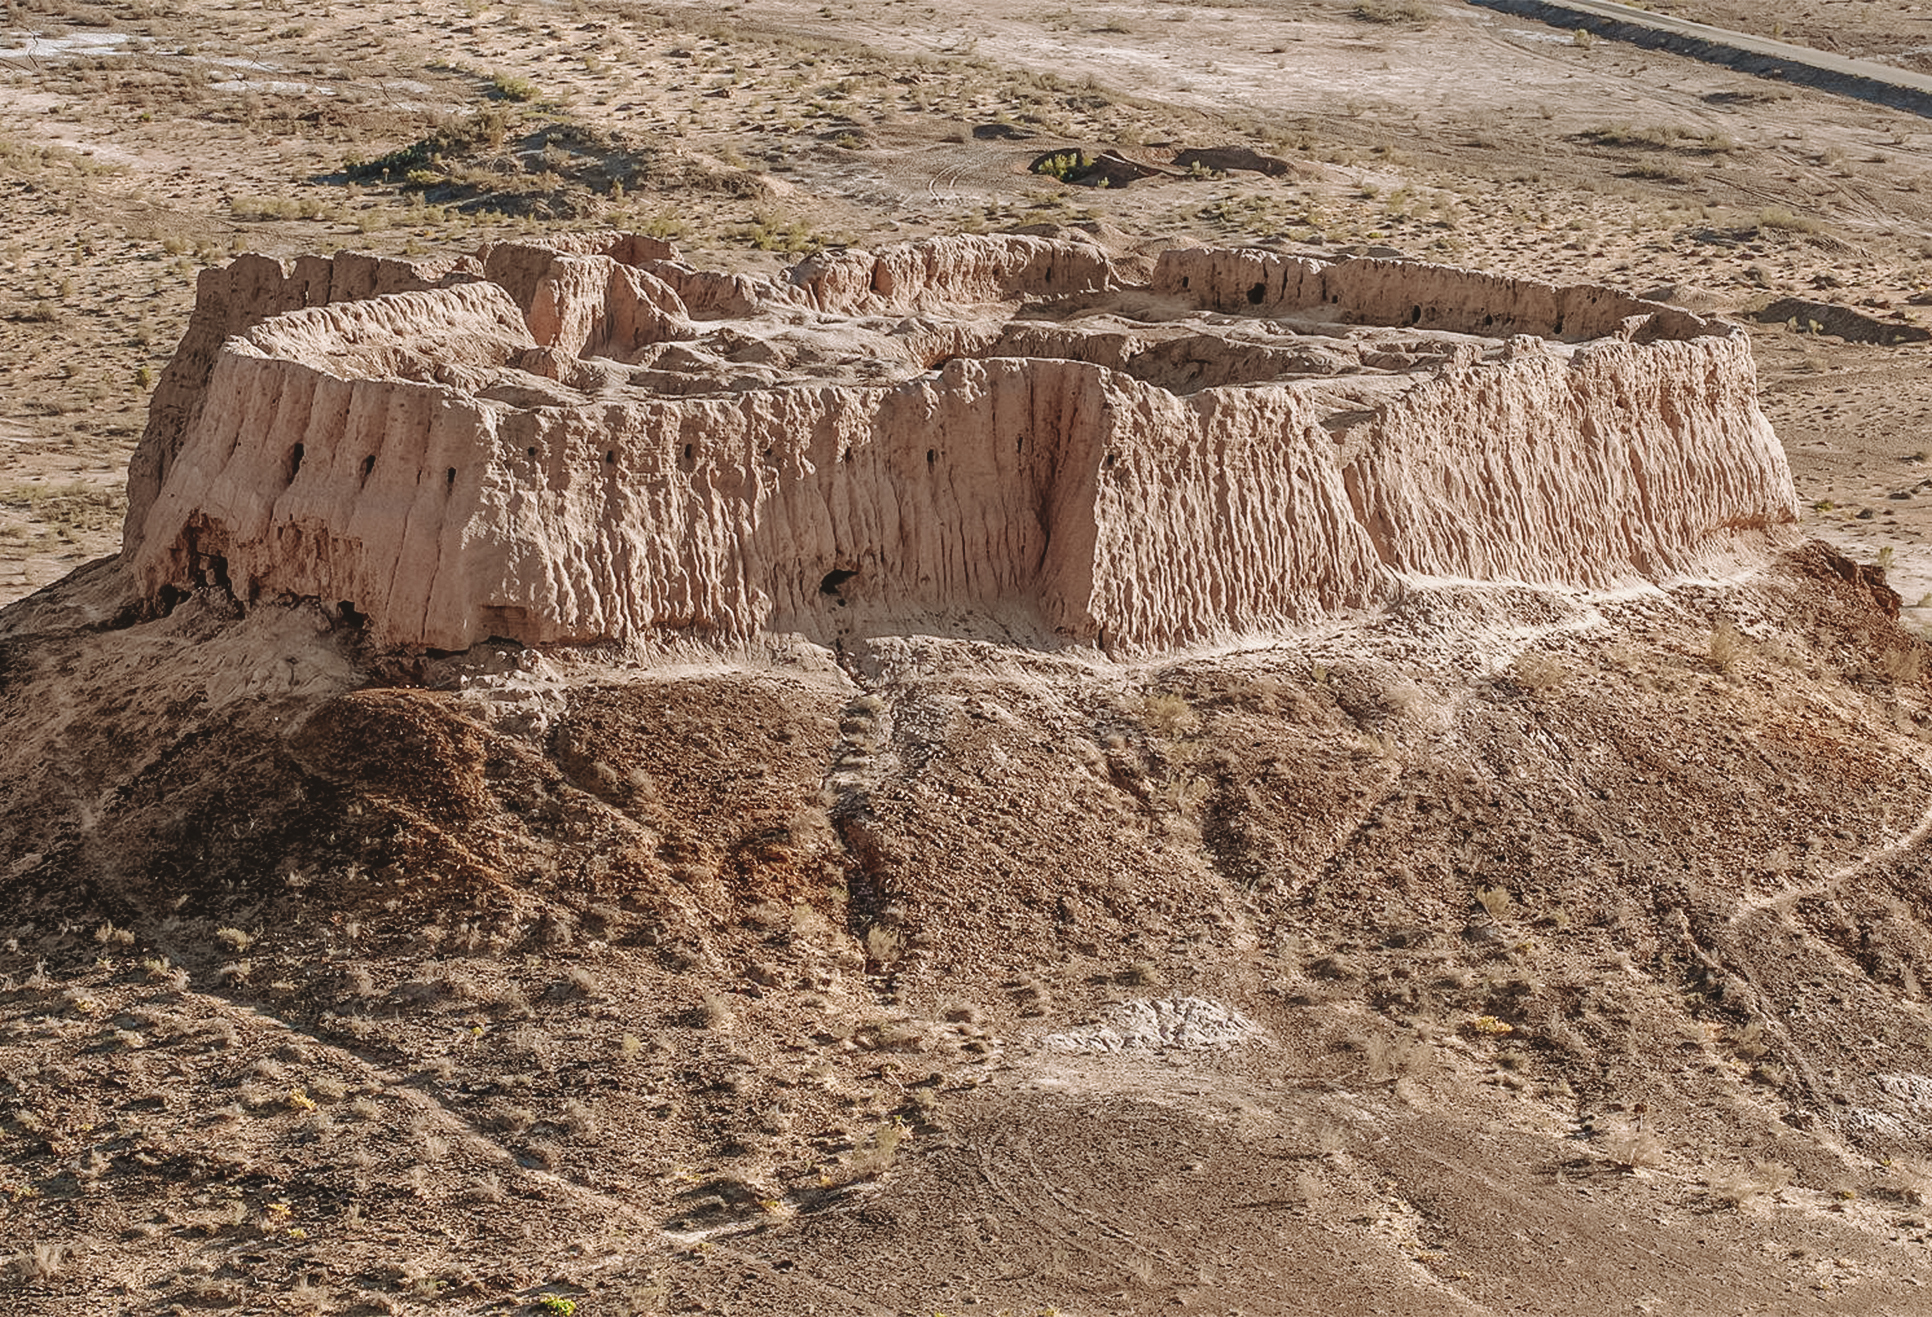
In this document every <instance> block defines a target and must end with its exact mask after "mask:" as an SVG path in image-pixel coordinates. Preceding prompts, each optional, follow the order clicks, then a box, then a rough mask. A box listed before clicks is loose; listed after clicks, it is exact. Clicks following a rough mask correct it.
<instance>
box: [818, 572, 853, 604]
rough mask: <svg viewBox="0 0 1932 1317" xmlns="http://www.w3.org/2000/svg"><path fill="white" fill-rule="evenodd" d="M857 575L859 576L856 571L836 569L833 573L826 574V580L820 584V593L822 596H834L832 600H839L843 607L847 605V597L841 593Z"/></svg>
mask: <svg viewBox="0 0 1932 1317" xmlns="http://www.w3.org/2000/svg"><path fill="white" fill-rule="evenodd" d="M857 575H858V572H857V571H856V570H847V569H846V568H844V567H834V568H833V569H832V570H831V571H829V572H827V573H825V579H824V580H822V581H820V582H819V583H818V592H819V593H820V594H826V595H830V596H832V598H834V599H836V600H838V601H839V603H840V604H841V605H843V604H844V603H845V597H844V596H843V595H841V594H840V593H839V591H840V590H841V589H842V588H843V587H844V585H845V583H846V582H847V581H849V580H851V579H852V578H853V577H855V576H857Z"/></svg>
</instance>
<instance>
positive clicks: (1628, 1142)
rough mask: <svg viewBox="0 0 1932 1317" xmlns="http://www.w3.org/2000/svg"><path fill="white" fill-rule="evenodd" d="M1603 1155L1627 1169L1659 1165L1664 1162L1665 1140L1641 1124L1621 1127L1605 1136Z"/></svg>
mask: <svg viewBox="0 0 1932 1317" xmlns="http://www.w3.org/2000/svg"><path fill="white" fill-rule="evenodd" d="M1603 1155H1604V1157H1605V1158H1607V1159H1608V1160H1609V1161H1610V1162H1611V1163H1612V1164H1614V1165H1616V1166H1620V1167H1622V1168H1623V1169H1624V1170H1626V1171H1636V1170H1642V1169H1644V1168H1646V1167H1657V1166H1661V1165H1663V1163H1664V1141H1663V1140H1662V1139H1661V1138H1659V1137H1657V1131H1655V1130H1649V1129H1645V1128H1644V1127H1643V1126H1642V1125H1641V1124H1637V1125H1631V1126H1624V1127H1619V1128H1617V1129H1613V1130H1611V1131H1609V1132H1608V1133H1607V1134H1605V1135H1604V1136H1603Z"/></svg>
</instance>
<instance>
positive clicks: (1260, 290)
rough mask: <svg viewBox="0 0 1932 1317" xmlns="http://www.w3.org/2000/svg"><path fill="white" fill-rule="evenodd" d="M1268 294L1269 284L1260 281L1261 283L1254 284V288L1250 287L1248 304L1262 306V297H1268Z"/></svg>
mask: <svg viewBox="0 0 1932 1317" xmlns="http://www.w3.org/2000/svg"><path fill="white" fill-rule="evenodd" d="M1267 295H1268V285H1267V284H1265V283H1259V284H1256V285H1254V287H1252V288H1250V289H1248V305H1249V306H1260V305H1261V299H1262V298H1264V297H1266V296H1267Z"/></svg>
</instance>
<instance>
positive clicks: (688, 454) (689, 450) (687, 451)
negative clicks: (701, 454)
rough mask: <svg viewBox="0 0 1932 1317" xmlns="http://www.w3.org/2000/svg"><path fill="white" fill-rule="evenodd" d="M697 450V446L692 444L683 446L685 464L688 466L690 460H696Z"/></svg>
mask: <svg viewBox="0 0 1932 1317" xmlns="http://www.w3.org/2000/svg"><path fill="white" fill-rule="evenodd" d="M697 452H698V450H697V447H696V446H695V445H693V444H686V445H685V446H684V464H685V465H686V466H689V465H690V464H691V463H692V462H694V461H696V460H697Z"/></svg>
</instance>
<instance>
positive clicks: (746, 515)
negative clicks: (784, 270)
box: [469, 362, 1099, 644]
mask: <svg viewBox="0 0 1932 1317" xmlns="http://www.w3.org/2000/svg"><path fill="white" fill-rule="evenodd" d="M1098 392H1099V374H1098V372H1095V371H1093V370H1091V369H1090V368H1088V369H1084V370H1078V369H1076V370H1068V371H1062V372H1039V371H1033V370H1029V369H1027V368H1026V367H1025V365H1024V364H1023V363H1019V362H994V363H986V364H980V363H970V362H956V363H953V364H952V365H951V366H949V367H948V368H947V370H946V372H945V374H944V375H943V376H942V377H941V378H939V379H936V380H921V381H915V382H912V383H909V384H905V385H901V386H897V387H894V388H888V389H867V390H842V389H830V388H822V389H811V388H797V389H784V390H771V391H765V392H759V393H752V394H745V395H740V396H738V397H735V398H729V399H717V398H712V399H696V400H668V399H657V400H648V401H639V400H631V401H627V402H624V403H622V404H619V405H614V406H612V407H610V408H608V409H601V410H598V411H595V412H592V411H579V412H560V411H558V412H544V413H523V414H520V415H517V416H515V417H513V418H512V419H511V420H510V421H509V423H508V424H507V425H506V426H505V428H504V431H503V434H502V437H501V440H500V441H499V447H500V451H501V453H502V455H503V460H502V464H501V467H500V469H499V470H498V472H497V474H496V476H495V478H494V479H493V481H492V483H491V486H490V488H489V490H488V491H487V492H486V503H487V504H488V506H487V507H485V508H484V509H481V510H480V512H479V517H480V519H481V521H483V522H485V523H494V524H500V525H502V526H504V527H505V528H506V533H505V535H504V536H503V537H502V538H503V541H504V547H503V548H502V549H501V551H499V552H497V553H496V554H495V555H494V557H493V558H491V559H490V560H489V562H488V563H484V562H479V564H478V565H477V566H476V567H474V568H473V569H472V570H471V571H470V573H469V577H470V584H471V588H473V589H475V590H477V591H478V592H479V599H481V600H482V601H483V603H484V606H485V607H489V608H493V609H496V610H498V615H499V616H502V615H507V614H508V610H521V613H522V615H523V616H524V617H525V618H526V619H528V625H529V626H532V627H534V628H536V629H537V630H538V631H540V632H542V633H543V634H542V636H541V638H543V639H593V638H598V637H601V636H606V635H613V634H630V633H638V632H651V631H667V630H668V631H682V630H697V631H700V632H705V633H710V634H714V635H717V636H719V637H720V638H723V639H727V640H733V641H745V640H750V639H752V638H753V637H755V636H758V635H760V634H767V633H773V632H777V633H797V634H802V635H805V636H807V637H809V638H811V639H813V640H817V641H821V642H824V643H827V644H831V643H835V642H836V641H838V640H839V639H840V638H842V637H851V636H856V635H860V634H864V633H867V632H873V631H878V630H881V629H884V630H890V629H893V628H895V627H919V628H925V629H939V630H942V631H943V630H947V629H960V630H967V631H972V630H984V629H985V627H986V626H987V625H988V624H989V623H990V624H991V625H993V626H995V627H996V628H998V629H1000V630H1001V631H1002V632H1003V633H1005V634H1010V635H1011V636H1012V637H1013V638H1015V639H1017V640H1022V641H1025V642H1027V643H1034V642H1037V641H1039V640H1041V639H1043V638H1045V637H1046V636H1047V635H1049V634H1051V633H1052V632H1053V631H1055V630H1065V631H1068V632H1070V633H1074V634H1082V635H1084V634H1086V633H1088V632H1090V631H1091V629H1092V624H1091V621H1090V619H1089V617H1088V613H1087V605H1088V597H1089V595H1090V594H1091V568H1090V558H1086V557H1083V556H1082V555H1081V553H1080V551H1079V550H1080V546H1082V545H1087V546H1091V544H1092V543H1093V539H1094V536H1093V529H1092V524H1093V506H1092V502H1091V481H1090V480H1083V473H1085V472H1087V471H1089V470H1090V469H1091V466H1092V461H1091V457H1090V454H1091V452H1092V451H1093V450H1094V449H1095V447H1096V444H1097V439H1096V434H1097V422H1098V420H1099V409H1098V408H1097V407H1094V406H1092V405H1087V406H1086V407H1085V408H1084V410H1083V407H1082V402H1081V399H1082V398H1083V397H1090V396H1097V394H1098ZM532 450H535V453H536V456H535V457H534V458H533V457H530V456H529V454H530V452H531V451H532ZM1083 498H1084V501H1083ZM1062 546H1072V547H1073V550H1074V551H1073V552H1072V553H1071V555H1069V553H1068V552H1067V551H1066V549H1065V548H1063V547H1062Z"/></svg>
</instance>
